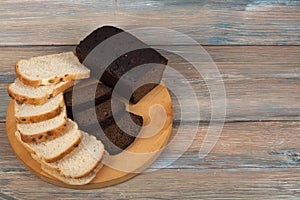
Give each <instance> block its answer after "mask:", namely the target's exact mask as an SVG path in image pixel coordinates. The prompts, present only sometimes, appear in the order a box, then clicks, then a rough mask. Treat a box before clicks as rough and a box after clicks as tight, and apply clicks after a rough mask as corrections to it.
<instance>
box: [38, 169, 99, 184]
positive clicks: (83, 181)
mask: <svg viewBox="0 0 300 200" xmlns="http://www.w3.org/2000/svg"><path fill="white" fill-rule="evenodd" d="M102 166H103V165H102V164H99V165H98V166H97V167H96V169H94V170H93V171H92V172H91V173H89V174H88V175H87V176H84V177H81V178H70V177H65V176H64V175H61V174H60V173H58V172H56V171H53V170H52V169H51V168H49V167H47V166H42V170H43V171H44V172H46V173H47V174H49V175H51V176H53V177H54V178H56V179H58V180H60V181H61V182H64V183H66V184H69V185H85V184H88V183H90V182H91V181H92V180H93V179H94V178H95V177H96V175H97V172H98V171H99V170H100V169H101V168H102Z"/></svg>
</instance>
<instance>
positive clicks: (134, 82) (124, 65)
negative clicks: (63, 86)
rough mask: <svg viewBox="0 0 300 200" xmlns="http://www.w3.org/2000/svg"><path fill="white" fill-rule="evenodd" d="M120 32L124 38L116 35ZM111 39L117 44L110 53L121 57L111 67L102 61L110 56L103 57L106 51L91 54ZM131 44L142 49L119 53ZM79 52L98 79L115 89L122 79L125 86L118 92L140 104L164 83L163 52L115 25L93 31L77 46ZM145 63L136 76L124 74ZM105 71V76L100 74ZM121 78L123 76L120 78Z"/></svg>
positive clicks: (110, 49) (78, 54) (121, 83)
mask: <svg viewBox="0 0 300 200" xmlns="http://www.w3.org/2000/svg"><path fill="white" fill-rule="evenodd" d="M120 33H121V35H119V36H120V37H112V36H114V35H116V34H120ZM107 38H110V40H109V41H110V42H111V44H112V45H113V46H112V47H111V48H109V50H108V51H111V52H110V54H112V55H116V58H117V59H116V60H114V61H113V62H112V63H111V64H110V65H109V66H103V65H101V62H102V61H103V60H105V59H106V58H104V57H103V55H104V54H101V53H99V55H98V54H97V55H96V56H94V57H91V56H88V55H89V53H90V52H91V51H92V50H93V49H94V48H96V47H97V45H98V44H100V43H101V42H103V41H104V40H106V39H107ZM130 46H131V47H133V46H135V47H139V48H140V49H136V48H134V50H133V51H129V52H126V53H125V54H120V53H119V52H121V50H120V49H127V47H128V48H129V47H130ZM76 54H77V56H78V58H79V60H80V62H82V63H84V64H85V65H86V67H88V68H89V69H90V70H91V75H92V76H94V77H95V78H99V77H100V80H101V81H102V82H103V83H105V84H106V85H108V86H110V87H112V88H113V87H115V85H116V83H117V82H118V81H120V86H121V88H120V89H119V90H117V93H118V94H119V95H121V96H123V97H125V98H126V99H128V100H130V102H131V103H137V102H138V101H139V100H140V99H141V98H143V97H144V96H145V95H146V94H147V93H148V92H150V91H151V90H152V89H153V88H154V87H155V86H157V85H158V84H159V83H160V81H161V79H162V75H163V71H164V69H165V65H167V62H168V60H167V59H166V58H164V57H163V56H162V55H161V54H160V53H158V52H157V51H156V50H154V49H152V48H150V47H149V46H148V45H147V44H145V43H144V42H142V41H141V40H139V39H137V38H136V37H135V36H133V35H131V34H130V33H127V32H124V31H123V30H121V29H119V28H116V27H112V26H103V27H101V28H98V29H97V30H95V31H93V32H92V33H91V34H90V35H88V36H87V37H86V38H85V39H84V40H82V41H81V42H80V44H79V45H78V46H77V47H76ZM145 64H147V66H145ZM141 65H144V66H143V68H142V69H136V70H137V71H135V74H134V75H129V76H123V75H124V74H125V73H126V72H128V71H130V70H131V69H133V68H136V67H137V66H141ZM106 67H107V68H106ZM104 70H105V71H104ZM103 71H104V72H103ZM102 73H103V74H102ZM101 74H102V76H100V75H101ZM122 76H123V77H122ZM121 77H122V79H120V78H121ZM146 83H148V84H146ZM130 94H132V95H130Z"/></svg>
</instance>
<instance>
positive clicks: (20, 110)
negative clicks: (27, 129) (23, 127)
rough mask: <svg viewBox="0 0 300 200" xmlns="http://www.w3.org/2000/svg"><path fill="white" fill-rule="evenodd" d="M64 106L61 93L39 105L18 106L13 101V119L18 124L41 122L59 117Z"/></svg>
mask: <svg viewBox="0 0 300 200" xmlns="http://www.w3.org/2000/svg"><path fill="white" fill-rule="evenodd" d="M64 105H65V103H64V97H63V94H62V93H60V94H58V95H57V96H55V97H53V98H51V99H49V100H48V101H47V102H46V103H45V104H41V105H31V104H18V103H17V102H16V101H15V117H16V120H17V122H18V123H19V124H27V123H36V122H41V121H44V120H48V119H52V118H53V117H56V116H57V115H59V114H60V113H61V111H62V107H63V106H64Z"/></svg>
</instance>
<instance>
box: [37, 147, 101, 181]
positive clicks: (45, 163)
mask: <svg viewBox="0 0 300 200" xmlns="http://www.w3.org/2000/svg"><path fill="white" fill-rule="evenodd" d="M102 145H103V144H102ZM103 149H104V146H103ZM104 152H105V151H103V152H102V153H101V154H100V157H99V160H98V161H97V162H96V163H95V165H94V166H92V167H91V168H90V170H89V171H87V172H85V173H83V174H80V175H78V176H65V175H64V174H63V172H62V171H61V170H60V169H58V168H56V167H53V166H52V165H51V164H49V163H47V162H45V161H43V160H37V161H38V162H39V163H40V164H41V165H42V166H43V165H44V166H46V167H47V168H49V169H51V170H52V171H55V172H56V173H59V174H61V175H63V176H65V177H71V178H75V179H78V178H82V177H85V176H87V175H88V174H90V173H91V172H92V171H94V170H95V169H96V168H97V167H98V166H99V164H100V163H101V160H102V158H103V155H104Z"/></svg>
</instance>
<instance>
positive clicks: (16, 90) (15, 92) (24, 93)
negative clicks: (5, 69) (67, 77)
mask: <svg viewBox="0 0 300 200" xmlns="http://www.w3.org/2000/svg"><path fill="white" fill-rule="evenodd" d="M74 82H75V81H66V82H60V83H58V84H56V85H49V86H40V87H37V88H34V87H29V86H26V85H24V84H23V83H22V82H21V81H20V80H19V79H16V80H15V82H14V83H12V84H10V85H9V86H8V88H7V91H8V95H9V96H10V97H11V98H12V99H14V100H16V101H17V103H19V104H23V103H27V104H33V105H39V104H44V103H46V102H47V101H48V99H50V98H52V97H54V96H56V95H58V94H59V93H61V92H63V91H65V90H66V89H68V88H69V87H71V86H73V85H74Z"/></svg>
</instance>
